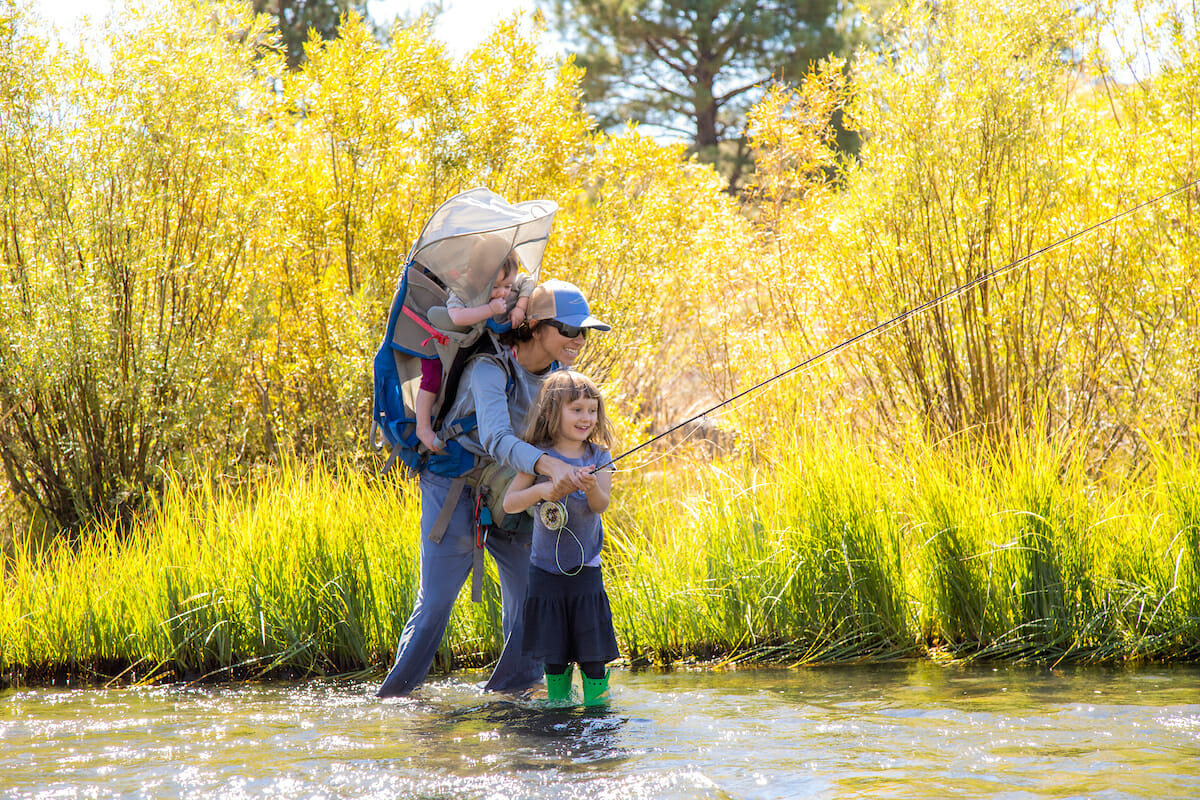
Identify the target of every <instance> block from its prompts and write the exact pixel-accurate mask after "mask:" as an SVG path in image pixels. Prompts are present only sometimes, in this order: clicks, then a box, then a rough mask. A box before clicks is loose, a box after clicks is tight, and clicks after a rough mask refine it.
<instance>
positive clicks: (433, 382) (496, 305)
mask: <svg viewBox="0 0 1200 800" xmlns="http://www.w3.org/2000/svg"><path fill="white" fill-rule="evenodd" d="M519 266H520V264H519V262H518V261H517V259H516V257H515V256H513V255H511V254H510V255H509V256H508V258H506V259H505V260H504V263H503V264H501V265H500V272H499V274H497V275H496V282H495V284H493V286H492V293H491V296H490V297H489V298H488V302H486V303H484V304H483V305H479V306H467V305H464V304H463V301H462V300H461V299H459V297H458V295H456V294H454V292H450V295H449V297H447V298H446V314H447V315H448V316H449V317H450V321H451V322H453V323H454V324H455V325H457V326H458V327H460V328H473V327H476V326H482V325H484V324H486V323H487V321H488V320H489V319H495V320H496V321H497V322H505V321H507V322H509V323H510V324H511V325H512V327H514V328H516V327H518V326H520V324H521V323H522V322H524V321H525V308H526V306H528V305H529V295H530V293H531V292H532V291H533V281H531V280H529V279H528V276H527V275H521V274H519ZM514 290H515V291H516V292H517V302H516V304H515V305H514V306H513V308H512V311H511V312H508V313H507V316H506V314H505V312H506V311H508V297H509V295H510V294H511V293H512V292H513V291H514ZM441 386H442V362H441V360H440V359H437V358H427V359H423V360H422V361H421V384H420V388H418V389H417V397H416V409H415V410H416V415H417V438H418V439H420V440H421V444H423V445H425V446H426V447H427V448H429V449H430V450H432V451H434V452H437V453H440V452H441V451H442V448H443V446H444V445H445V442H443V441H442V440H441V439H439V438H438V435H437V434H436V433H434V431H433V402H434V400H435V399H437V394H438V391H439V390H440V389H441Z"/></svg>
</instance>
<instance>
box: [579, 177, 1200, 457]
mask: <svg viewBox="0 0 1200 800" xmlns="http://www.w3.org/2000/svg"><path fill="white" fill-rule="evenodd" d="M1197 184H1200V179H1197V180H1194V181H1191V182H1190V183H1185V184H1184V185H1182V186H1179V187H1177V188H1175V189H1171V190H1170V191H1166V192H1163V193H1162V194H1160V195H1158V196H1157V197H1152V198H1151V199H1149V200H1145V201H1143V202H1141V203H1138V204H1137V205H1136V206H1134V207H1133V208H1130V209H1127V210H1125V211H1122V212H1120V213H1118V214H1113V215H1112V216H1111V217H1108V218H1107V219H1103V220H1101V221H1100V222H1097V223H1095V224H1093V225H1089V226H1088V227H1086V228H1084V229H1083V230H1081V231H1078V232H1076V233H1073V234H1071V235H1070V236H1067V237H1065V238H1063V239H1059V240H1058V241H1057V242H1054V243H1052V244H1048V245H1046V246H1045V247H1042V248H1040V249H1038V250H1034V251H1033V252H1032V253H1029V254H1028V255H1024V256H1022V257H1020V258H1018V259H1017V260H1016V261H1012V262H1010V263H1008V264H1005V265H1004V266H1002V267H998V268H996V269H994V270H992V271H991V272H985V273H984V274H982V275H979V276H978V277H976V278H974V279H972V280H970V281H967V282H966V283H964V284H961V285H959V286H956V287H954V288H953V289H950V290H949V291H947V292H945V293H944V294H941V295H938V296H937V297H935V298H933V299H932V300H927V301H925V302H924V303H922V304H921V305H919V306H917V307H916V308H912V309H909V310H907V311H904V312H902V313H900V314H897V315H896V316H894V317H892V318H891V319H889V320H887V321H885V322H881V323H879V324H878V325H876V326H875V327H874V328H871V329H870V330H866V331H863V332H862V333H858V334H855V335H854V336H851V337H850V338H849V339H846V340H844V341H842V342H839V343H838V344H835V345H834V346H833V347H830V348H828V349H826V350H823V351H821V352H820V353H817V354H816V355H815V356H811V357H810V358H807V359H805V360H804V361H801V362H800V363H799V364H796V365H795V366H792V367H789V368H788V369H786V370H784V371H783V372H780V373H778V374H776V375H772V376H771V377H770V378H767V379H766V380H764V381H762V382H760V383H756V384H755V385H754V386H751V387H750V388H749V389H745V390H743V391H741V392H738V393H737V394H735V395H734V396H733V397H730V398H729V399H728V400H723V401H721V402H720V403H717V404H716V405H715V406H713V407H712V408H710V409H708V410H706V411H702V412H700V413H699V414H696V415H694V416H691V417H689V418H688V419H685V420H684V421H683V422H680V423H679V424H677V425H675V426H673V427H671V428H668V429H667V430H665V431H663V432H662V433H660V434H658V435H656V436H654V437H652V438H650V439H648V440H646V441H645V442H642V443H641V444H639V445H638V446H637V447H634V448H633V449H631V450H626V451H625V452H624V453H621V454H620V455H618V456H615V457H614V458H612V459H609V461H608V462H607V463H605V464H601V465H600V466H599V467H596V471H599V470H601V469H605V468H607V467H610V466H612V465H613V464H615V463H617V462H618V461H620V460H621V459H622V458H625V456H629V455H633V454H634V453H636V452H637V451H639V450H641V449H642V448H644V447H647V446H649V445H651V444H653V443H654V442H656V441H658V440H659V439H661V438H663V437H664V436H669V435H670V434H672V433H674V432H675V431H677V430H679V429H680V428H682V427H684V426H685V425H690V424H691V423H693V422H695V421H696V420H698V419H701V418H703V417H706V416H708V415H709V414H712V413H713V412H715V411H719V410H720V409H722V408H724V407H725V406H727V405H729V404H730V403H732V402H734V401H735V400H739V399H741V398H743V397H745V396H746V395H748V394H750V393H752V392H756V391H758V390H759V389H761V388H763V387H764V386H767V385H769V384H771V383H774V382H775V381H778V380H781V379H783V378H785V377H787V376H788V375H791V374H793V373H795V372H799V371H800V370H803V369H804V368H806V367H809V366H811V365H813V364H815V363H817V362H819V361H823V360H824V359H826V358H829V357H830V356H832V355H834V354H835V353H838V352H841V351H842V350H845V349H846V348H847V347H850V346H851V345H854V344H857V343H858V342H861V341H864V340H866V339H871V338H873V337H875V336H878V335H879V334H881V333H883V332H884V331H886V330H888V329H889V328H892V327H895V326H896V325H899V324H900V323H901V322H904V321H905V320H907V319H910V318H911V317H914V316H916V315H917V314H920V313H922V312H925V311H928V310H929V309H931V308H934V307H935V306H938V305H941V304H942V303H944V302H946V301H947V300H951V299H953V298H955V297H958V296H959V295H961V294H965V293H966V292H969V291H970V290H971V289H974V288H975V287H976V286H979V285H980V284H983V283H987V282H988V281H990V280H991V279H992V278H995V277H996V276H997V275H1001V274H1003V273H1005V272H1008V271H1009V270H1011V269H1015V268H1016V267H1019V266H1020V265H1022V264H1025V263H1028V262H1029V261H1032V260H1033V259H1035V258H1037V257H1038V256H1041V255H1045V254H1046V253H1049V252H1050V251H1051V250H1056V249H1058V248H1059V247H1062V246H1063V245H1065V244H1070V243H1071V242H1073V241H1075V240H1076V239H1080V238H1082V237H1084V236H1087V235H1088V234H1089V233H1091V232H1093V231H1095V230H1097V229H1099V228H1103V227H1104V226H1106V225H1110V224H1112V223H1114V222H1116V221H1117V220H1120V219H1124V218H1125V217H1128V216H1130V215H1131V214H1136V213H1137V212H1138V211H1141V210H1142V209H1143V208H1146V207H1148V206H1152V205H1154V204H1155V203H1158V202H1161V201H1162V200H1165V199H1167V198H1168V197H1171V196H1172V195H1176V194H1179V193H1180V192H1184V191H1187V190H1188V189H1190V188H1192V187H1193V186H1196V185H1197Z"/></svg>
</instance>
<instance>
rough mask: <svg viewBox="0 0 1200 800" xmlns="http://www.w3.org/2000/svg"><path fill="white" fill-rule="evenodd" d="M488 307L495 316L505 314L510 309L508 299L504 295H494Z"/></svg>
mask: <svg viewBox="0 0 1200 800" xmlns="http://www.w3.org/2000/svg"><path fill="white" fill-rule="evenodd" d="M488 308H490V309H491V310H492V314H493V316H494V315H496V314H503V313H504V312H505V310H507V309H508V301H507V300H505V299H504V298H503V297H493V298H492V299H491V300H489V301H488Z"/></svg>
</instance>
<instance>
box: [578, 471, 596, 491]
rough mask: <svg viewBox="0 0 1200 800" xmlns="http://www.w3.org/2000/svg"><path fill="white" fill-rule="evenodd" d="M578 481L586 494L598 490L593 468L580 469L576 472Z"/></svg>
mask: <svg viewBox="0 0 1200 800" xmlns="http://www.w3.org/2000/svg"><path fill="white" fill-rule="evenodd" d="M576 479H577V481H578V483H579V484H580V488H581V489H583V491H584V492H590V491H592V490H593V489H595V488H596V473H595V471H593V470H592V468H591V467H580V468H579V470H578V471H577V472H576Z"/></svg>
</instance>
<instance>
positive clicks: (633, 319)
mask: <svg viewBox="0 0 1200 800" xmlns="http://www.w3.org/2000/svg"><path fill="white" fill-rule="evenodd" d="M681 154H682V151H681V149H680V148H674V147H665V146H663V145H661V144H658V143H656V142H654V141H653V140H652V139H650V138H648V137H646V136H643V135H641V134H640V133H638V132H637V131H636V130H633V129H629V130H626V131H625V132H624V133H622V134H620V135H617V136H612V137H604V138H601V139H600V140H599V141H598V142H597V144H596V153H595V156H594V159H593V161H592V162H591V163H590V164H589V165H587V168H586V172H584V173H583V174H581V175H580V180H579V184H578V188H577V191H576V193H575V194H574V195H572V196H570V197H569V198H567V199H564V200H563V201H562V206H563V209H562V211H560V212H559V216H558V218H557V220H556V222H555V228H556V234H555V236H554V237H552V239H551V242H550V248H549V249H548V251H547V261H548V264H549V265H550V267H549V269H551V270H553V274H554V275H555V276H558V275H559V274H560V271H561V274H563V275H565V276H566V277H568V278H570V279H571V280H574V281H576V282H577V283H578V284H579V285H580V286H581V287H582V288H583V289H584V291H585V292H586V293H587V295H588V297H589V298H590V299H592V300H593V305H594V306H595V309H596V314H597V315H598V316H600V317H602V318H603V319H604V320H605V321H607V322H609V323H611V324H612V325H613V330H612V332H610V333H606V334H603V335H600V336H595V337H593V338H592V339H591V340H590V341H589V344H588V349H587V350H586V351H585V357H584V360H583V361H582V368H583V369H584V370H585V371H589V372H591V373H592V374H594V375H595V376H596V377H597V378H598V379H600V380H602V381H604V382H606V383H607V384H608V386H609V389H610V392H612V394H613V399H614V400H615V401H616V402H617V404H618V407H623V408H624V409H625V411H626V413H627V414H629V415H630V416H632V417H635V418H640V419H643V420H645V422H646V424H647V425H648V426H649V427H651V428H662V427H666V426H668V425H670V424H672V423H674V422H678V421H679V420H680V419H681V418H683V416H684V415H685V414H687V413H688V412H689V411H694V410H699V408H700V407H702V406H704V405H708V404H709V403H711V401H712V400H714V399H720V398H723V397H726V396H728V395H729V393H730V391H731V389H732V388H733V386H735V385H736V384H737V383H738V381H739V379H740V375H741V374H742V371H743V369H744V368H745V367H746V365H745V364H739V363H737V361H736V358H735V357H733V355H732V353H733V350H732V348H733V347H735V346H736V344H737V342H738V340H739V338H740V337H741V336H742V335H743V334H744V332H745V330H746V321H747V320H748V319H749V318H750V315H751V311H752V310H753V309H752V307H748V306H747V302H749V301H752V296H751V295H750V294H748V292H747V288H746V287H747V285H748V283H749V278H750V276H752V275H753V274H755V271H756V270H757V269H758V257H757V244H756V242H755V239H754V237H753V232H752V231H751V229H750V226H749V224H748V223H747V222H746V220H745V218H744V217H743V216H742V215H741V213H740V211H739V209H738V207H737V203H736V201H734V200H733V199H732V198H730V197H729V196H728V195H726V194H724V193H723V192H722V191H721V189H722V186H723V183H722V179H721V178H720V176H718V175H717V174H716V172H714V171H713V170H712V169H711V168H710V167H708V166H704V165H700V164H698V163H696V162H694V161H688V162H685V161H683V160H682V158H681ZM560 265H561V267H560Z"/></svg>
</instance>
